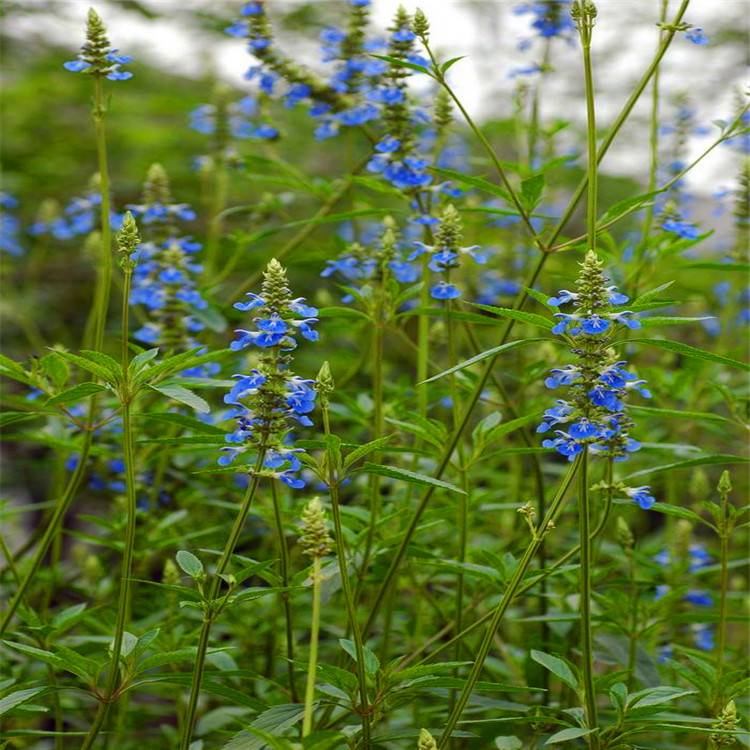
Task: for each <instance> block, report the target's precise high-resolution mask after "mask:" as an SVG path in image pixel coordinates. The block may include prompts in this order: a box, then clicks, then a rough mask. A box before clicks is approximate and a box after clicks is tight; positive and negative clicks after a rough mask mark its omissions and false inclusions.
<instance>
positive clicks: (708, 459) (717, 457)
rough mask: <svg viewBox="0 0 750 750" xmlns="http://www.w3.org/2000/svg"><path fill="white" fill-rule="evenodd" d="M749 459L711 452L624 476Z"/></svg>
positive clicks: (636, 475) (734, 462)
mask: <svg viewBox="0 0 750 750" xmlns="http://www.w3.org/2000/svg"><path fill="white" fill-rule="evenodd" d="M748 461H750V459H748V458H747V457H745V456H731V455H726V454H723V453H718V454H712V455H710V456H700V457H699V458H690V459H688V460H686V461H677V462H675V463H671V464H664V465H662V466H653V467H652V468H650V469H641V470H640V471H634V472H633V473H632V474H628V475H627V476H626V477H624V478H625V479H627V480H630V479H635V478H636V477H643V476H646V475H647V474H657V473H659V472H662V471H671V470H672V469H691V468H692V467H693V466H706V465H713V464H719V465H721V464H746V463H748Z"/></svg>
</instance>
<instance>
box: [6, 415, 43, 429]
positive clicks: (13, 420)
mask: <svg viewBox="0 0 750 750" xmlns="http://www.w3.org/2000/svg"><path fill="white" fill-rule="evenodd" d="M43 414H44V412H40V411H4V412H2V413H0V427H9V426H10V425H12V424H18V423H19V422H28V421H29V420H30V419H36V418H37V417H41V416H43Z"/></svg>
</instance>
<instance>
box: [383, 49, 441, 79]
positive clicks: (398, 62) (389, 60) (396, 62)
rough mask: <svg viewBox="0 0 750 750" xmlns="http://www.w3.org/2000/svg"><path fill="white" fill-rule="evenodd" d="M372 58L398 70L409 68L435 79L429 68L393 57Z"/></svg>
mask: <svg viewBox="0 0 750 750" xmlns="http://www.w3.org/2000/svg"><path fill="white" fill-rule="evenodd" d="M370 57H376V58H377V59H378V60H383V61H384V62H387V63H389V64H391V65H393V66H395V67H397V68H409V69H410V70H416V71H417V72H418V73H426V74H427V75H428V76H430V78H433V77H434V76H433V75H432V73H431V72H430V70H429V68H425V66H424V65H417V64H416V63H412V62H408V61H407V60H401V59H400V58H398V57H392V56H391V55H370Z"/></svg>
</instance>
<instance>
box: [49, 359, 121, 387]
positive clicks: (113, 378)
mask: <svg viewBox="0 0 750 750" xmlns="http://www.w3.org/2000/svg"><path fill="white" fill-rule="evenodd" d="M58 354H59V355H60V356H61V357H63V358H64V359H66V360H67V361H68V362H72V363H73V364H74V365H76V367H80V368H81V369H82V370H86V372H90V373H91V374H92V375H96V376H97V377H98V378H99V379H101V380H103V381H104V382H105V383H109V384H110V385H116V384H117V383H118V382H119V380H120V371H119V369H118V370H117V371H116V372H112V371H111V369H110V368H109V367H106V366H104V365H102V364H101V363H100V362H97V361H93V360H91V359H90V358H86V357H79V356H78V355H77V354H73V353H71V352H58ZM112 361H114V360H112Z"/></svg>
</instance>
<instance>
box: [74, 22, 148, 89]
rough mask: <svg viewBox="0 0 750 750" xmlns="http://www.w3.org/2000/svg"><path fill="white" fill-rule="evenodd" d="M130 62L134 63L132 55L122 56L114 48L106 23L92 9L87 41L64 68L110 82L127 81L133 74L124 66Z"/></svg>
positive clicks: (87, 25)
mask: <svg viewBox="0 0 750 750" xmlns="http://www.w3.org/2000/svg"><path fill="white" fill-rule="evenodd" d="M130 62H133V58H132V57H131V56H130V55H121V54H120V53H119V51H118V50H116V49H113V48H112V46H111V44H110V43H109V39H108V38H107V30H106V28H105V27H104V23H103V22H102V19H101V18H99V16H98V15H97V13H96V11H95V10H94V9H93V8H92V9H90V10H89V14H88V18H87V22H86V41H85V43H84V44H83V46H82V47H81V51H80V52H79V53H78V57H77V58H76V59H75V60H69V61H68V62H66V63H63V66H64V67H65V69H66V70H69V71H71V73H87V74H89V75H94V76H104V77H105V78H108V79H109V80H110V81H127V80H128V79H129V78H132V77H133V74H132V73H130V72H129V71H126V70H122V66H123V65H127V64H128V63H130Z"/></svg>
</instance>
